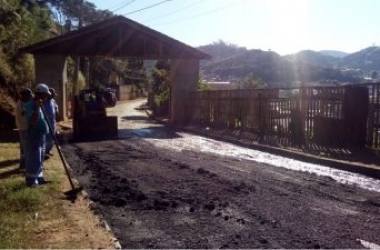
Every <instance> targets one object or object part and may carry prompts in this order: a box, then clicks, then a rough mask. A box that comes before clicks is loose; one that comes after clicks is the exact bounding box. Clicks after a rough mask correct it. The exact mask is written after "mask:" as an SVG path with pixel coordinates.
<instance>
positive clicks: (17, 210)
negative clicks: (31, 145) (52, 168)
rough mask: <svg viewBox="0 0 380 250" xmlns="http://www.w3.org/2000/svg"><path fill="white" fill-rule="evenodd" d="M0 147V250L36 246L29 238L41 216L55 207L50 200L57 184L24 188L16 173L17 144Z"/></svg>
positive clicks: (5, 144)
mask: <svg viewBox="0 0 380 250" xmlns="http://www.w3.org/2000/svg"><path fill="white" fill-rule="evenodd" d="M0 148H1V149H2V150H1V151H0V163H1V165H0V166H1V167H0V183H1V185H0V249H4V248H35V247H38V246H39V245H38V242H33V241H34V239H33V235H34V233H35V232H36V230H38V228H39V225H40V224H39V222H40V218H41V215H42V214H44V213H45V212H46V211H52V209H55V207H57V206H58V203H59V201H57V200H56V199H55V198H54V196H55V193H56V192H57V189H58V185H57V184H52V185H46V186H44V187H39V188H34V189H33V188H28V187H27V186H26V185H25V179H24V176H23V172H22V171H19V170H18V152H19V148H18V143H0ZM51 178H52V179H53V180H57V179H58V176H57V174H53V175H52V176H51ZM53 183H58V182H57V181H56V182H53ZM55 210H57V209H55Z"/></svg>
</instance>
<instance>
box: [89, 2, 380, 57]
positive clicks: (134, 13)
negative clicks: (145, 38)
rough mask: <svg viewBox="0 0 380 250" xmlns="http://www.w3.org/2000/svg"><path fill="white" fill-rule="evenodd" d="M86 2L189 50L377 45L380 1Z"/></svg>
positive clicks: (293, 49) (294, 49) (281, 51)
mask: <svg viewBox="0 0 380 250" xmlns="http://www.w3.org/2000/svg"><path fill="white" fill-rule="evenodd" d="M88 1H90V2H92V3H94V4H95V5H96V6H97V8H98V9H108V10H111V11H113V12H114V13H115V14H118V15H124V16H125V17H127V18H130V19H132V20H134V21H137V22H139V23H141V24H143V25H145V26H148V27H150V28H152V29H155V30H157V31H159V32H162V33H164V34H166V35H168V36H171V37H173V38H175V39H178V40H180V41H182V42H184V43H186V44H188V45H191V46H194V47H196V46H200V45H206V44H210V43H212V42H216V41H218V40H223V41H225V42H227V43H232V44H236V45H238V46H242V47H246V48H247V49H262V50H272V51H275V52H277V53H279V54H281V55H285V54H290V53H296V52H298V51H300V50H304V49H311V50H316V51H318V50H327V49H329V50H340V51H345V52H348V53H352V52H356V51H359V50H361V49H364V48H367V47H369V46H372V45H376V46H379V45H380V0H166V1H165V0H112V1H111V0H88ZM155 4H157V5H156V6H154V7H151V8H147V7H150V6H152V5H155ZM144 8H147V9H145V10H142V9H144Z"/></svg>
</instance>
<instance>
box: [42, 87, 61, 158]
mask: <svg viewBox="0 0 380 250" xmlns="http://www.w3.org/2000/svg"><path fill="white" fill-rule="evenodd" d="M49 92H50V96H49V97H48V98H47V99H46V100H45V101H44V102H43V107H44V109H45V111H46V116H47V119H48V121H49V123H50V126H51V128H52V130H53V131H50V132H52V133H49V134H47V135H46V144H45V149H44V150H45V152H44V154H45V155H44V158H45V159H47V158H49V157H50V156H53V154H52V152H51V151H52V149H53V146H54V134H55V132H56V123H57V116H58V105H57V102H56V101H55V99H54V97H55V90H54V89H53V88H49Z"/></svg>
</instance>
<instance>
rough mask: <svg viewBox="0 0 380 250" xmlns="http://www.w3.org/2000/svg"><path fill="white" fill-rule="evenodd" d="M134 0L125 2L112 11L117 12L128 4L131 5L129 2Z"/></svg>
mask: <svg viewBox="0 0 380 250" xmlns="http://www.w3.org/2000/svg"><path fill="white" fill-rule="evenodd" d="M134 1H136V0H129V2H127V3H123V5H122V6H120V7H119V8H117V9H115V10H113V11H112V12H116V11H118V10H120V9H122V8H124V7H125V6H127V5H129V4H131V3H133V2H134Z"/></svg>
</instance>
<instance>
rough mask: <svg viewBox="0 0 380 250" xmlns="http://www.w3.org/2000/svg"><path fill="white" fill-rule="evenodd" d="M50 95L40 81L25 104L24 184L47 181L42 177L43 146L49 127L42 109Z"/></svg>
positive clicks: (31, 184) (36, 183) (33, 185)
mask: <svg viewBox="0 0 380 250" xmlns="http://www.w3.org/2000/svg"><path fill="white" fill-rule="evenodd" d="M49 96H50V91H49V87H48V86H47V85H46V84H44V83H40V84H38V85H37V86H36V88H35V90H34V98H33V99H32V100H31V101H30V102H29V103H28V105H27V106H26V117H27V119H28V135H29V140H28V142H29V145H28V154H27V159H26V168H25V175H26V178H25V179H26V185H27V186H28V187H32V188H34V187H38V185H40V184H45V183H47V181H46V180H45V179H44V177H43V172H42V168H43V166H42V164H43V158H44V153H43V147H44V142H45V137H46V135H47V134H48V133H49V127H48V125H47V122H46V118H45V116H44V114H43V111H42V104H43V102H44V101H45V100H46V99H47V98H48V97H49Z"/></svg>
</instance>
